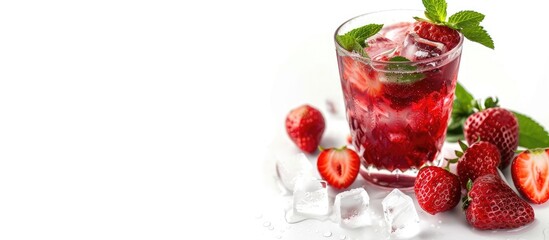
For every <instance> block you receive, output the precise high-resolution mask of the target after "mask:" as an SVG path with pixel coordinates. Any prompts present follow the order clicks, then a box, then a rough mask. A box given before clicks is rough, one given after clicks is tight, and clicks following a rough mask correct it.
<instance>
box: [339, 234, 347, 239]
mask: <svg viewBox="0 0 549 240" xmlns="http://www.w3.org/2000/svg"><path fill="white" fill-rule="evenodd" d="M345 238H347V236H345V235H341V236H339V240H345Z"/></svg>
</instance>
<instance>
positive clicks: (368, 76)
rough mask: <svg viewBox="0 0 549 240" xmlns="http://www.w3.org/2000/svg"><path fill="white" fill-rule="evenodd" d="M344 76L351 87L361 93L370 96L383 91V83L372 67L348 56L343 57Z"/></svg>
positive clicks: (375, 95) (377, 94)
mask: <svg viewBox="0 0 549 240" xmlns="http://www.w3.org/2000/svg"><path fill="white" fill-rule="evenodd" d="M341 64H342V65H343V66H342V69H343V70H342V71H343V73H342V76H343V79H344V80H345V81H347V82H348V84H350V85H351V89H352V90H353V91H354V92H356V93H358V94H360V93H367V94H368V95H369V96H372V97H377V96H379V95H380V94H381V92H382V87H383V86H382V84H381V83H380V82H379V81H378V80H377V79H376V78H377V77H376V72H375V71H374V70H373V69H372V67H370V66H368V65H367V64H365V63H363V62H360V61H359V60H356V59H353V58H352V57H349V56H346V57H342V58H341Z"/></svg>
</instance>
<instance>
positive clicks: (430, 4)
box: [423, 0, 447, 23]
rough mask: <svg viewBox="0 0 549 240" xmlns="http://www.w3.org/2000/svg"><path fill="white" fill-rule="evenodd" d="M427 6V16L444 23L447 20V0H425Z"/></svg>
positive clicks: (424, 4) (424, 3)
mask: <svg viewBox="0 0 549 240" xmlns="http://www.w3.org/2000/svg"><path fill="white" fill-rule="evenodd" d="M423 6H425V16H426V17H427V18H428V19H429V20H431V21H433V22H435V23H443V22H445V21H446V7H447V5H446V1H445V0H423Z"/></svg>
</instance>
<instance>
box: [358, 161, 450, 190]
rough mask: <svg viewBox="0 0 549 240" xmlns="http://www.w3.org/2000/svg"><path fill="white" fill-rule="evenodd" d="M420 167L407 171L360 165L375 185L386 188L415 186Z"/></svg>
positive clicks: (428, 164)
mask: <svg viewBox="0 0 549 240" xmlns="http://www.w3.org/2000/svg"><path fill="white" fill-rule="evenodd" d="M441 160H442V159H437V160H435V161H433V162H429V163H426V164H425V166H440V164H441V163H442V161H441ZM418 171H419V169H417V168H412V169H408V170H406V171H404V172H403V171H400V170H398V169H397V170H394V171H392V172H390V171H388V170H385V169H377V168H375V167H374V166H370V167H366V166H365V165H364V164H362V165H361V166H360V175H362V177H363V178H364V179H365V180H366V181H368V182H371V183H373V184H375V185H378V186H381V187H386V188H400V189H407V188H413V187H414V182H415V181H416V176H417V173H418Z"/></svg>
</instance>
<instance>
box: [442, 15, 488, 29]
mask: <svg viewBox="0 0 549 240" xmlns="http://www.w3.org/2000/svg"><path fill="white" fill-rule="evenodd" d="M482 20H484V14H482V13H478V12H475V11H461V12H457V13H455V14H454V15H452V16H450V18H448V23H447V24H448V26H449V27H451V28H454V29H456V28H466V27H471V26H478V25H479V24H480V22H482Z"/></svg>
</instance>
